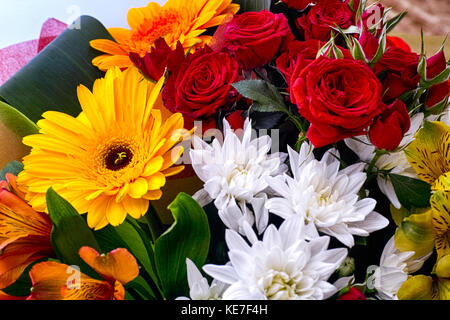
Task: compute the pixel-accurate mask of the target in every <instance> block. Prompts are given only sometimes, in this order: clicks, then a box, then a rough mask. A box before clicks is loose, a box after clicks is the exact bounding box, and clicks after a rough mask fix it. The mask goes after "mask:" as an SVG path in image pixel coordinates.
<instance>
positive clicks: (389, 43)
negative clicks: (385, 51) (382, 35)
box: [386, 36, 412, 52]
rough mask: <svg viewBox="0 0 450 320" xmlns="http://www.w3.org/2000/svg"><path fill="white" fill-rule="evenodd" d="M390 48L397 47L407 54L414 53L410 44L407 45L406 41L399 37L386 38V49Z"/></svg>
mask: <svg viewBox="0 0 450 320" xmlns="http://www.w3.org/2000/svg"><path fill="white" fill-rule="evenodd" d="M390 47H396V48H399V49H402V50H403V51H406V52H412V50H411V47H410V46H409V44H407V43H406V41H405V40H403V39H402V38H399V37H394V36H386V48H390Z"/></svg>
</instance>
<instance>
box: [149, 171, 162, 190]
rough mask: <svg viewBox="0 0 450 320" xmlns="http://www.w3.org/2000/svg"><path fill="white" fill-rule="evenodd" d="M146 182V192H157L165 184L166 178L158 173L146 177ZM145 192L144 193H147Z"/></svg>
mask: <svg viewBox="0 0 450 320" xmlns="http://www.w3.org/2000/svg"><path fill="white" fill-rule="evenodd" d="M147 182H148V189H147V190H158V189H161V187H163V186H164V185H165V184H166V176H165V175H164V174H162V173H161V172H158V173H155V174H154V175H152V176H150V177H148V178H147ZM147 190H146V192H145V193H147Z"/></svg>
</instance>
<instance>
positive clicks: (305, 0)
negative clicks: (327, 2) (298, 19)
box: [281, 0, 316, 10]
mask: <svg viewBox="0 0 450 320" xmlns="http://www.w3.org/2000/svg"><path fill="white" fill-rule="evenodd" d="M281 2H283V3H285V4H286V5H287V6H288V7H289V8H292V9H295V10H304V9H306V7H307V6H308V5H309V4H311V3H315V2H316V0H281Z"/></svg>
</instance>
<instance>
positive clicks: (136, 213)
mask: <svg viewBox="0 0 450 320" xmlns="http://www.w3.org/2000/svg"><path fill="white" fill-rule="evenodd" d="M122 204H123V206H124V208H125V210H126V211H127V212H128V214H129V215H130V216H132V217H133V218H135V219H140V218H141V217H142V216H143V215H144V214H145V213H146V212H147V210H148V207H149V202H148V200H145V199H133V198H130V197H125V198H124V199H123V201H122Z"/></svg>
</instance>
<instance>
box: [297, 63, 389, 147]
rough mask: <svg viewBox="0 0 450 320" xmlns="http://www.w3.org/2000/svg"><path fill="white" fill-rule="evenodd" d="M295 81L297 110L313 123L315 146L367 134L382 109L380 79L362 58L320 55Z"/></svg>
mask: <svg viewBox="0 0 450 320" xmlns="http://www.w3.org/2000/svg"><path fill="white" fill-rule="evenodd" d="M292 82H293V87H292V90H291V92H293V93H294V95H295V101H296V104H297V106H298V110H299V112H300V114H301V115H302V116H303V117H304V118H305V119H307V120H308V121H309V122H310V123H311V126H310V128H309V131H308V139H309V140H310V141H311V142H312V144H313V145H314V146H315V147H316V148H319V147H322V146H325V145H328V144H331V143H335V142H338V141H340V140H342V139H345V138H349V137H353V136H358V135H362V134H366V129H367V128H368V127H369V126H370V125H371V124H372V123H373V120H374V118H375V117H377V116H378V115H380V114H381V112H382V111H383V105H382V103H381V94H382V87H381V83H380V81H379V80H378V78H377V77H376V76H375V74H374V73H373V72H372V70H371V69H370V68H369V67H368V66H367V64H365V63H364V62H362V61H356V60H351V59H331V58H327V57H324V56H320V57H319V58H318V59H317V60H315V61H314V62H312V63H311V64H309V65H308V66H307V67H306V68H305V69H303V71H302V72H301V73H300V75H299V76H298V78H296V79H295V80H294V79H293V80H292Z"/></svg>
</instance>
